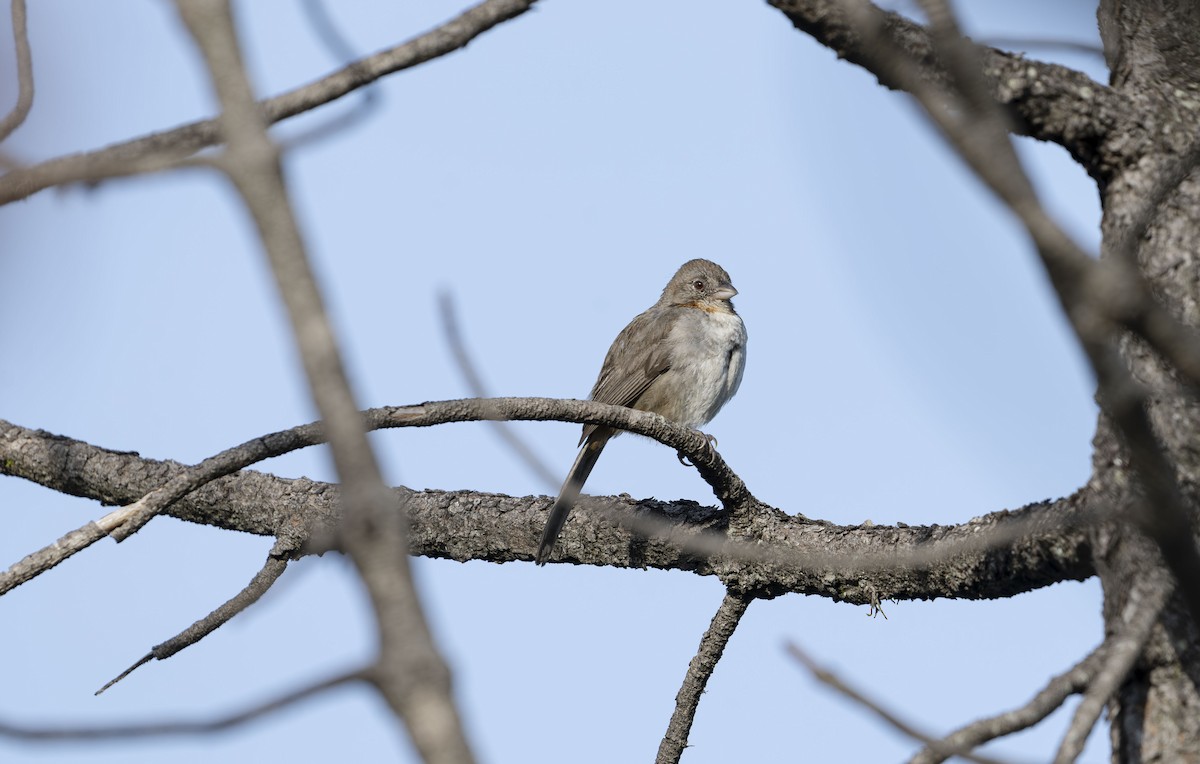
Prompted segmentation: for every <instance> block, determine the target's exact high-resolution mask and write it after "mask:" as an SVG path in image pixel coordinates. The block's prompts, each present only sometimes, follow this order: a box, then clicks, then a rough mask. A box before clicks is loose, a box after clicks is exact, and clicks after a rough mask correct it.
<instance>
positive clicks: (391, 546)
mask: <svg viewBox="0 0 1200 764" xmlns="http://www.w3.org/2000/svg"><path fill="white" fill-rule="evenodd" d="M177 7H178V9H179V15H180V17H181V18H182V19H183V21H184V23H185V24H186V26H187V28H188V31H189V32H190V33H191V35H192V37H193V38H194V39H195V42H196V45H197V47H198V48H199V49H200V52H201V54H202V55H203V57H204V60H205V63H206V64H207V66H208V70H209V74H210V78H211V80H212V84H213V88H214V90H215V91H216V94H217V97H218V99H219V100H220V102H221V110H222V111H221V116H220V118H219V119H218V126H219V129H220V132H221V135H222V137H223V138H224V139H225V141H226V143H227V148H226V152H225V153H224V154H223V155H222V156H221V157H220V158H219V160H218V163H219V165H220V167H221V168H222V169H223V171H224V172H225V174H226V175H228V177H229V179H230V180H231V181H232V182H233V185H234V187H235V188H236V189H237V191H238V193H239V195H240V196H241V198H242V201H243V203H244V204H245V206H246V208H247V210H248V211H249V212H250V216H251V217H252V218H253V220H254V224H255V226H256V227H257V229H258V232H259V236H260V237H261V239H262V243H263V247H264V249H265V251H266V254H267V259H268V260H269V262H270V265H271V271H272V273H273V274H274V276H275V281H276V284H277V287H278V290H279V294H280V296H281V297H282V299H283V302H284V305H285V306H286V308H287V312H288V318H289V319H290V322H291V325H292V333H293V335H294V337H295V339H296V345H297V347H298V349H299V351H300V358H301V361H302V363H303V365H304V372H305V376H306V378H307V380H308V384H309V389H310V392H311V394H312V398H313V402H314V403H315V404H316V407H317V411H318V412H319V413H320V415H321V422H322V426H323V429H324V430H325V432H326V434H327V436H328V438H329V446H330V450H331V451H332V453H333V462H334V466H335V467H336V469H337V473H338V477H339V478H340V480H341V496H342V505H343V508H344V510H343V516H342V522H341V524H340V526H339V527H338V533H339V537H340V539H341V541H342V544H343V548H344V549H345V551H346V553H347V555H348V556H349V557H350V559H351V561H352V562H353V563H354V566H355V568H356V569H357V571H358V574H359V576H360V577H361V579H362V581H363V583H364V585H365V588H366V590H367V593H368V595H369V596H370V598H371V604H372V606H373V610H374V615H375V621H376V626H377V629H378V632H379V655H378V658H377V660H376V663H375V665H374V666H372V667H371V669H370V675H369V676H370V679H371V681H372V683H373V684H374V685H375V687H376V688H377V689H378V690H379V691H380V694H381V695H382V696H383V697H384V699H385V700H386V701H387V702H388V705H389V706H391V708H392V710H393V712H394V713H395V714H396V715H397V716H398V717H399V718H400V719H401V720H402V721H403V723H404V726H405V727H406V729H407V730H408V734H409V738H410V739H411V740H412V743H413V745H414V747H415V748H416V749H417V751H418V752H419V753H420V755H421V757H422V758H423V759H424V760H425V761H427V762H431V763H434V764H469V762H473V761H474V756H473V754H472V752H471V749H470V745H469V744H468V743H467V738H466V732H465V730H464V729H463V725H462V721H461V719H460V717H459V713H458V708H457V706H456V705H455V702H454V698H453V696H452V693H451V682H450V670H449V667H448V666H447V665H446V663H445V661H444V660H443V658H442V656H441V654H440V653H439V651H438V649H437V646H436V644H435V643H434V641H433V635H432V634H431V633H430V631H429V626H428V623H427V622H426V620H425V614H424V611H423V610H422V607H421V602H420V598H419V596H418V595H417V591H416V587H415V585H414V583H413V580H412V575H411V570H410V567H409V558H408V554H407V552H408V543H407V532H408V524H407V518H406V516H405V515H404V514H403V513H401V512H396V511H394V496H393V495H392V494H391V493H390V492H389V490H388V488H387V486H385V485H384V482H383V476H382V473H381V472H380V470H379V465H378V462H377V461H376V459H375V454H374V452H373V451H372V449H371V445H370V442H369V441H368V440H367V435H366V431H365V430H364V428H363V424H362V421H361V418H360V415H359V411H358V407H357V405H356V404H355V401H354V396H353V394H352V393H351V390H350V382H349V379H348V376H347V374H346V370H345V364H344V363H343V362H342V359H341V352H340V350H339V348H338V343H337V339H336V336H335V334H334V331H333V328H332V326H331V324H330V322H329V318H328V315H327V313H326V311H325V306H324V302H323V300H322V298H321V294H320V290H319V288H318V286H317V281H316V277H315V275H314V274H313V272H312V268H311V266H310V265H309V261H308V254H307V251H306V248H305V246H304V242H303V240H302V239H301V237H300V230H299V226H298V224H297V222H296V219H295V216H294V212H293V210H292V206H291V202H290V200H289V198H288V193H287V187H286V186H285V184H284V181H283V168H282V165H281V163H280V160H279V152H278V149H277V148H276V147H275V146H274V144H272V143H271V141H270V139H269V138H268V137H267V130H266V127H267V123H266V121H265V120H264V119H263V116H262V114H261V112H260V110H259V108H258V105H257V104H256V103H255V101H254V95H253V91H252V89H251V87H250V83H249V81H248V79H247V77H246V72H245V67H244V66H243V64H242V59H241V51H240V48H239V46H238V41H237V35H236V32H235V29H234V25H233V14H232V11H231V9H230V6H229V0H177Z"/></svg>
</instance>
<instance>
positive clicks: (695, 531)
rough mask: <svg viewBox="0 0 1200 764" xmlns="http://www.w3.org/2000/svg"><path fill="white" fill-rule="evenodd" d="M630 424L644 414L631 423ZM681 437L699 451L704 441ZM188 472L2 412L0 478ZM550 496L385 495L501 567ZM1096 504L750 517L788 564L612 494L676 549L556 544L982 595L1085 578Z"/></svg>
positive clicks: (77, 480)
mask: <svg viewBox="0 0 1200 764" xmlns="http://www.w3.org/2000/svg"><path fill="white" fill-rule="evenodd" d="M497 402H499V403H500V404H501V405H503V406H510V408H509V410H508V411H506V412H504V413H506V414H509V415H514V418H516V417H515V414H516V413H517V412H520V413H523V414H524V415H525V416H526V418H537V417H536V416H534V414H540V415H542V416H545V415H549V414H554V415H560V414H564V413H567V412H568V410H570V413H571V414H573V415H574V416H573V417H572V416H567V417H563V418H566V419H568V420H573V421H587V422H595V423H600V424H608V425H612V426H620V427H623V428H625V429H630V430H633V431H641V432H643V434H653V431H654V430H655V428H656V427H658V428H662V429H663V432H661V433H659V434H660V435H661V436H663V437H666V430H667V429H669V428H674V425H671V424H670V423H667V422H666V420H663V419H661V417H655V416H654V415H652V414H646V413H645V412H634V411H630V410H624V411H617V410H616V409H618V408H619V407H605V406H603V405H602V404H596V403H594V402H590V401H556V400H553V399H538V398H534V399H496V401H493V402H491V403H493V404H495V403H497ZM473 403H474V402H472V401H449V402H445V405H444V406H443V405H441V404H438V405H434V404H426V406H423V407H406V408H399V409H373V410H372V412H368V414H372V413H375V414H377V415H379V416H381V417H384V418H389V419H391V420H392V421H403V420H407V421H409V423H411V424H414V425H417V426H423V425H428V424H433V423H435V421H434V420H441V421H465V420H466V419H468V418H469V417H468V416H467V414H468V413H470V412H471V411H472V404H473ZM518 404H520V405H518ZM486 408H491V406H489V407H486ZM609 410H611V411H609ZM585 411H587V412H588V413H587V414H583V412H585ZM602 411H603V413H601V412H602ZM475 413H483V412H482V411H476V412H475ZM435 414H436V415H438V416H434V415H435ZM635 419H636V420H641V421H639V422H638V424H637V425H635V424H634V421H633V420H635ZM692 435H693V436H694V438H695V439H696V440H697V443H696V447H697V448H700V447H701V446H702V445H703V444H702V443H700V442H699V441H702V440H703V438H702V437H701V436H699V435H694V434H692ZM685 437H690V436H689V435H688V432H687V431H684V433H683V435H682V436H680V437H679V439H678V440H677V441H676V442H675V443H673V444H672V445H679V444H682V441H683V439H684V438H685ZM665 461H667V462H669V463H671V464H673V463H674V460H673V459H666V460H665ZM186 469H187V468H185V467H183V466H181V465H179V464H176V463H173V462H160V461H156V460H152V459H145V458H142V457H140V456H138V455H136V454H131V453H127V452H116V451H109V450H106V449H103V448H99V447H96V446H92V445H89V444H86V443H82V442H79V441H73V440H71V439H69V438H64V437H62V436H57V435H51V434H49V433H45V432H41V431H35V430H28V429H25V428H21V427H19V426H17V425H13V424H10V423H7V422H4V421H3V420H0V473H4V474H10V475H16V476H19V477H24V478H26V479H29V480H31V481H33V482H36V483H39V484H40V485H44V486H46V487H47V488H51V489H53V490H57V491H61V492H64V493H69V494H71V495H75V496H84V497H87V498H91V499H95V500H97V501H101V502H105V503H108V504H123V503H128V502H131V501H136V500H137V499H139V498H141V497H142V496H144V495H145V494H146V493H148V492H150V491H152V490H153V489H154V488H155V487H157V486H160V485H162V484H164V483H165V482H167V481H169V480H171V479H172V478H173V477H174V476H175V475H177V474H179V473H180V472H182V471H184V470H186ZM401 497H403V499H401ZM552 501H553V499H552V498H551V497H545V496H539V497H520V498H514V497H509V496H503V495H498V494H487V493H478V492H475V491H453V492H448V491H421V492H412V491H407V490H405V489H397V498H396V505H397V507H399V506H400V505H401V504H403V508H404V511H405V512H406V513H407V514H408V517H409V520H410V523H411V529H410V536H409V544H410V551H411V553H412V554H419V555H424V556H428V557H444V558H449V559H454V560H460V561H465V560H488V561H492V562H511V561H516V560H529V559H531V558H532V554H533V550H534V548H535V547H536V544H537V539H538V537H539V535H540V533H541V528H542V526H543V525H544V523H545V512H546V511H548V509H549V506H550V504H551V503H552ZM1097 501H1098V497H1097V496H1095V495H1093V494H1092V493H1091V492H1089V491H1087V490H1084V491H1081V492H1079V493H1077V494H1075V495H1074V496H1071V497H1068V498H1065V499H1061V500H1059V501H1056V502H1045V503H1037V504H1032V505H1030V506H1028V507H1026V508H1024V509H1020V510H1016V511H1002V512H996V513H993V514H990V515H986V516H984V517H980V518H976V519H974V520H971V521H969V522H966V523H962V524H960V525H953V526H923V527H909V526H899V527H892V526H877V525H865V526H839V525H833V524H831V523H824V522H814V521H810V520H807V519H804V518H798V517H790V516H788V515H785V514H783V513H782V512H779V511H767V512H763V513H760V514H759V515H758V517H759V520H758V522H759V525H758V526H757V528H756V531H755V532H757V533H758V534H760V535H759V541H760V542H761V544H762V546H761V547H759V548H762V549H766V550H768V551H770V550H773V549H774V550H778V553H779V556H781V557H782V558H784V559H786V560H787V561H788V564H786V565H782V564H776V565H770V564H768V563H767V562H759V561H754V562H747V563H743V564H739V563H737V562H736V560H730V559H727V558H726V557H723V556H721V554H720V553H721V552H724V553H725V554H726V555H728V554H729V552H730V549H729V548H727V547H725V546H724V545H722V544H721V543H718V544H716V545H715V549H714V551H713V554H695V553H691V552H687V551H683V548H686V547H687V546H689V543H688V542H689V540H690V539H696V540H698V541H699V542H703V543H707V542H708V540H710V539H712V538H713V536H714V534H715V536H716V538H717V541H718V542H721V541H722V537H723V535H724V533H725V529H726V526H727V522H728V513H727V512H721V511H719V510H717V509H714V508H711V507H702V506H699V505H697V504H695V503H693V502H686V501H684V502H676V503H673V504H672V503H665V502H657V501H643V502H637V501H634V500H632V499H623V498H616V497H613V498H609V499H606V500H605V502H606V503H608V504H610V505H613V506H620V507H624V508H626V511H627V512H628V513H632V514H634V516H637V515H647V514H648V515H654V516H657V517H660V518H663V519H665V520H667V521H669V522H671V523H672V524H674V526H675V530H674V533H673V535H672V539H671V541H672V543H649V544H647V543H646V541H645V539H644V537H642V536H641V535H639V534H635V533H631V532H630V531H629V530H628V529H627V528H625V527H623V526H622V525H618V524H616V523H600V524H595V523H568V524H567V526H566V527H565V528H564V532H563V542H564V543H565V544H566V546H567V547H568V548H570V549H571V550H572V553H573V555H574V559H575V560H576V561H577V562H579V563H582V564H587V565H603V566H616V567H642V566H645V567H654V568H662V569H674V570H689V571H692V572H695V573H698V574H700V575H715V574H716V573H717V572H718V569H719V570H720V572H722V575H723V577H724V576H726V575H728V576H729V577H730V578H731V579H732V578H736V577H737V575H739V574H740V573H742V572H744V573H745V575H746V577H747V580H749V579H756V580H762V579H763V578H764V577H766V578H768V579H769V580H770V582H771V584H772V585H771V592H772V593H782V592H785V591H794V592H802V593H807V594H816V595H819V596H824V597H830V598H833V599H837V600H840V601H846V602H851V603H857V604H871V603H872V602H878V601H881V600H885V599H927V598H932V597H954V598H965V599H986V598H996V597H1008V596H1012V595H1015V594H1019V593H1021V592H1025V591H1030V590H1033V589H1037V588H1041V587H1044V586H1048V585H1050V584H1053V583H1056V582H1059V581H1068V580H1083V579H1085V578H1088V577H1090V576H1091V575H1094V569H1093V568H1092V565H1091V558H1090V547H1089V545H1088V538H1087V526H1088V524H1089V523H1091V522H1093V520H1094V519H1095V518H1097V517H1103V516H1104V515H1105V514H1106V512H1107V511H1108V508H1107V507H1106V506H1104V505H1102V504H1097ZM590 513H591V507H590V506H589V505H588V504H585V505H584V506H583V507H582V512H581V514H582V515H583V516H584V517H585V518H586V517H588V516H590ZM166 514H169V515H171V516H173V517H177V518H179V519H183V520H187V521H189V522H195V523H201V524H205V525H212V526H215V527H219V528H226V529H230V530H240V531H245V532H249V533H256V534H259V535H294V534H296V533H297V532H298V529H300V530H301V531H302V530H303V529H306V528H312V527H334V526H335V525H336V523H337V521H338V517H339V510H338V507H337V489H336V487H335V486H331V485H329V484H326V483H319V482H316V481H312V480H308V479H306V478H300V479H286V478H278V477H275V476H272V475H266V474H263V473H259V472H254V471H251V470H246V471H242V472H239V473H238V474H236V475H231V476H228V477H225V478H221V479H220V480H217V481H214V482H213V483H211V484H209V485H206V486H204V487H202V488H200V489H198V490H197V491H195V492H193V493H191V494H189V495H188V496H186V497H185V498H183V499H181V500H180V501H178V502H176V503H175V504H173V505H171V506H170V507H169V508H168V509H167V510H166ZM806 561H807V562H806ZM835 564H837V567H836V568H835V567H834V565H835Z"/></svg>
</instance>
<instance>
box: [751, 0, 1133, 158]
mask: <svg viewBox="0 0 1200 764" xmlns="http://www.w3.org/2000/svg"><path fill="white" fill-rule="evenodd" d="M768 2H770V4H771V5H772V6H774V7H775V8H778V9H779V10H780V11H782V12H783V13H784V15H786V16H787V17H788V19H789V20H790V21H791V22H792V24H793V25H794V26H795V27H796V28H797V29H799V30H801V31H802V32H805V33H806V34H808V35H811V36H812V37H813V39H815V40H816V41H817V42H819V43H821V44H822V45H824V46H825V47H827V48H829V49H830V50H833V51H834V52H836V53H837V54H838V56H839V57H841V58H845V59H846V60H848V61H850V62H851V63H854V64H857V65H859V66H861V67H863V68H864V69H866V70H867V71H869V72H871V73H872V74H874V75H875V76H876V77H878V78H879V82H880V84H882V85H884V86H885V87H888V88H892V89H898V90H909V89H910V87H911V85H910V84H909V83H905V82H901V81H898V80H897V79H896V78H895V73H894V72H893V71H892V70H891V69H889V68H887V67H886V66H880V62H879V59H878V57H877V56H876V55H875V51H874V50H873V48H872V44H871V42H870V41H869V40H867V39H865V38H864V35H863V34H862V30H861V28H860V27H859V26H858V25H856V24H855V23H854V22H853V21H852V20H851V18H850V14H849V13H848V12H847V11H846V10H845V4H843V3H840V2H837V0H768ZM868 12H869V14H870V20H871V23H872V24H873V25H874V26H875V27H877V28H879V29H880V30H881V33H882V35H884V36H886V37H887V39H888V40H889V41H890V42H891V44H892V45H894V46H895V47H896V48H898V49H900V50H902V51H904V53H905V54H906V56H907V58H908V59H909V60H911V61H913V62H915V63H916V66H917V67H918V76H919V77H920V78H921V80H922V81H924V82H927V83H930V84H931V85H933V86H937V87H939V88H941V87H944V86H945V85H946V82H947V77H948V74H947V72H946V70H945V68H944V67H943V65H942V64H941V62H940V61H939V59H938V56H937V54H936V53H935V51H934V47H933V41H932V39H931V37H930V34H929V31H928V30H927V29H925V28H924V27H922V26H921V25H920V24H917V23H915V22H913V21H910V20H908V19H906V18H904V17H903V16H901V15H899V14H897V13H889V12H884V11H881V10H880V9H879V8H877V7H875V6H874V5H871V6H870V8H869V10H868ZM981 56H982V66H983V74H984V76H985V77H986V79H987V82H988V86H989V92H990V93H991V96H992V98H994V99H995V102H996V103H997V104H1000V105H1003V106H1004V107H1005V108H1006V109H1007V110H1008V111H1009V112H1010V113H1012V114H1013V115H1015V116H1016V117H1017V118H1018V119H1017V122H1016V124H1015V126H1014V128H1015V130H1016V131H1017V132H1018V133H1019V134H1021V135H1026V136H1029V137H1031V138H1036V139H1038V140H1043V141H1050V142H1052V143H1056V144H1059V145H1060V146H1062V147H1063V148H1065V149H1066V150H1067V151H1068V152H1070V154H1071V156H1072V157H1074V158H1075V160H1076V161H1078V162H1079V163H1080V164H1081V165H1082V166H1083V167H1084V168H1086V169H1087V171H1088V173H1089V174H1091V175H1092V177H1094V178H1096V179H1097V180H1102V179H1104V178H1106V177H1108V175H1109V174H1110V173H1111V171H1112V166H1111V165H1112V162H1113V161H1114V160H1113V157H1112V156H1110V155H1109V153H1108V150H1107V148H1106V146H1105V142H1106V140H1107V137H1108V135H1109V133H1110V132H1111V131H1112V130H1113V129H1114V128H1115V127H1116V126H1117V125H1118V124H1121V123H1122V122H1123V120H1122V115H1123V114H1124V113H1125V112H1126V109H1127V105H1126V99H1125V98H1124V97H1123V96H1121V95H1120V94H1119V93H1117V92H1115V91H1113V90H1112V89H1110V88H1108V87H1105V86H1104V85H1102V84H1100V83H1098V82H1096V81H1095V80H1093V79H1091V78H1090V77H1088V76H1087V75H1085V74H1082V73H1081V72H1077V71H1074V70H1072V69H1069V68H1067V67H1064V66H1059V65H1057V64H1048V63H1045V62H1042V61H1036V60H1032V59H1028V58H1025V57H1024V56H1021V55H1017V54H1014V53H1009V52H1007V51H1002V50H996V49H994V48H984V49H982V51H981Z"/></svg>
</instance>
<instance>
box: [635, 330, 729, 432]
mask: <svg viewBox="0 0 1200 764" xmlns="http://www.w3.org/2000/svg"><path fill="white" fill-rule="evenodd" d="M665 342H666V343H667V344H668V348H669V353H670V369H669V370H668V371H667V372H666V373H664V374H663V375H662V376H661V377H659V378H658V380H656V381H655V383H654V384H653V385H652V386H651V387H650V389H649V390H647V391H646V394H645V395H644V396H642V398H641V399H640V400H639V401H638V402H637V404H636V408H639V409H643V410H646V411H654V412H657V413H659V414H662V415H663V416H665V417H667V418H668V419H672V420H674V421H676V422H679V423H680V424H684V425H687V426H688V427H699V426H700V425H703V424H706V423H708V422H709V421H711V420H712V418H713V417H714V416H716V415H717V412H718V411H720V410H721V407H722V406H724V405H725V402H726V401H728V400H729V399H730V398H732V397H733V394H734V393H735V392H737V389H738V386H739V385H740V384H741V382H742V371H743V369H744V367H745V358H746V327H745V324H743V323H742V319H741V317H740V316H738V315H737V314H736V313H733V312H732V311H730V312H707V311H700V310H691V309H688V310H685V312H684V313H682V314H681V316H680V317H679V319H678V320H677V321H676V322H675V325H674V326H673V327H672V328H671V331H670V332H669V333H668V335H667V337H666V338H665Z"/></svg>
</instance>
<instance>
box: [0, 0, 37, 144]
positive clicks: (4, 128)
mask: <svg viewBox="0 0 1200 764" xmlns="http://www.w3.org/2000/svg"><path fill="white" fill-rule="evenodd" d="M12 27H13V46H14V47H15V48H16V53H17V88H18V90H17V103H16V105H15V106H13V108H12V111H10V112H9V113H8V114H5V115H4V119H0V141H3V140H4V139H5V138H7V137H8V136H10V135H12V133H13V131H14V130H16V129H17V128H18V127H20V126H21V123H22V122H24V121H25V118H26V117H28V116H29V110H30V109H32V108H33V56H32V55H31V54H30V52H29V29H28V27H27V25H26V18H25V0H12Z"/></svg>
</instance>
